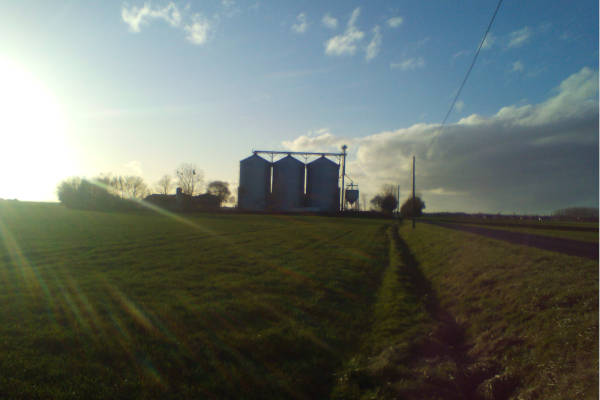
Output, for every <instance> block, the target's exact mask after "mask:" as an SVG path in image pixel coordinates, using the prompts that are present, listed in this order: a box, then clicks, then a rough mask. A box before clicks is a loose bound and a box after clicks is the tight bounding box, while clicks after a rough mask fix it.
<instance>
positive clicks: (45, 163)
mask: <svg viewBox="0 0 600 400" xmlns="http://www.w3.org/2000/svg"><path fill="white" fill-rule="evenodd" d="M0 148H1V149H2V151H1V153H0V168H1V171H2V173H1V176H2V179H1V185H0V198H5V199H13V198H18V199H20V200H55V199H56V194H55V191H56V184H57V183H58V181H60V180H61V179H62V178H65V177H66V176H68V175H70V171H69V169H70V151H69V150H68V146H67V141H66V135H65V121H64V118H63V115H62V112H61V109H60V106H59V103H58V102H57V100H56V98H55V97H54V95H53V94H52V93H51V92H50V91H49V90H48V89H47V88H46V87H45V86H44V85H43V84H42V83H41V82H40V81H39V80H38V79H36V77H35V76H34V75H32V74H31V73H29V72H28V71H27V69H26V68H24V67H22V66H20V65H19V64H17V63H15V62H13V61H11V60H10V59H8V58H5V57H3V56H2V55H0Z"/></svg>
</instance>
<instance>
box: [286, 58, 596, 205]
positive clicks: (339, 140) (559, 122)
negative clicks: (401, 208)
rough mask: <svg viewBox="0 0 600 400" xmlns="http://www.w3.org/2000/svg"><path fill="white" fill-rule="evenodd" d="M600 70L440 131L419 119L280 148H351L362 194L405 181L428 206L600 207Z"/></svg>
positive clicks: (586, 71)
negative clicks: (413, 177) (540, 97)
mask: <svg viewBox="0 0 600 400" xmlns="http://www.w3.org/2000/svg"><path fill="white" fill-rule="evenodd" d="M598 128H599V126H598V71H594V70H591V69H589V68H583V69H582V70H580V71H579V72H577V73H574V74H573V75H571V76H570V77H568V78H567V79H565V80H564V81H563V82H562V83H561V84H560V85H559V87H558V88H557V89H556V91H555V94H554V95H553V96H552V97H550V98H548V99H547V100H546V101H544V102H542V103H539V104H527V105H521V106H515V105H513V106H507V107H503V108H501V109H500V110H499V111H498V112H497V113H496V114H494V115H491V116H489V117H486V116H480V115H477V114H472V115H470V116H468V117H465V118H463V119H461V120H460V121H458V122H457V123H454V124H448V125H446V127H445V128H444V130H443V131H440V125H439V124H425V123H419V124H414V125H412V126H409V127H407V128H401V129H397V130H393V131H385V132H380V133H374V134H371V135H368V136H365V137H361V138H344V137H340V136H336V135H334V134H332V133H331V132H329V131H328V130H324V131H317V132H318V134H317V135H316V136H315V135H314V134H313V135H302V136H300V137H297V138H296V139H294V140H290V141H286V142H284V143H283V145H284V146H285V147H286V148H289V149H293V150H303V151H327V150H332V151H335V150H337V149H338V148H339V146H340V145H341V144H347V145H348V146H349V159H348V171H349V174H350V175H351V176H352V177H353V179H354V180H355V181H357V183H358V184H359V185H360V188H361V192H362V193H365V192H366V193H370V194H375V193H376V192H377V191H378V190H379V189H380V187H381V185H382V184H385V183H390V182H394V183H399V184H400V187H401V190H402V191H403V192H402V193H406V190H407V188H408V187H409V185H410V183H409V182H410V180H409V177H410V165H411V164H410V161H411V158H412V155H416V158H417V190H418V191H419V192H421V193H423V195H424V200H425V202H426V204H427V210H431V211H435V210H438V211H443V210H446V211H461V210H462V211H471V212H477V211H483V212H494V213H495V212H498V211H501V212H509V213H512V212H524V213H535V212H550V211H552V210H554V209H557V208H562V207H565V206H569V205H592V206H596V205H597V203H598Z"/></svg>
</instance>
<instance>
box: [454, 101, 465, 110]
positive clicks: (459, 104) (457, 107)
mask: <svg viewBox="0 0 600 400" xmlns="http://www.w3.org/2000/svg"><path fill="white" fill-rule="evenodd" d="M463 108H465V102H464V101H462V100H458V101H457V102H456V103H454V109H455V110H456V111H457V112H461V111H462V110H463Z"/></svg>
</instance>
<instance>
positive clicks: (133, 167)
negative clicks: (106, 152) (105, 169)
mask: <svg viewBox="0 0 600 400" xmlns="http://www.w3.org/2000/svg"><path fill="white" fill-rule="evenodd" d="M123 167H124V169H125V172H126V173H127V174H132V173H133V174H134V175H137V176H141V175H142V163H141V162H140V161H137V160H132V161H129V162H128V163H125V165H123Z"/></svg>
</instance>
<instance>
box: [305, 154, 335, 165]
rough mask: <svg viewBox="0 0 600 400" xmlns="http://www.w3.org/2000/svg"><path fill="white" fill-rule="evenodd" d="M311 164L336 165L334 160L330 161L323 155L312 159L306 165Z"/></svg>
mask: <svg viewBox="0 0 600 400" xmlns="http://www.w3.org/2000/svg"><path fill="white" fill-rule="evenodd" d="M312 164H315V165H316V164H323V165H328V164H331V165H332V166H336V167H337V166H338V164H337V163H336V162H334V161H331V160H330V159H329V158H327V157H325V156H321V157H319V158H317V159H316V160H313V161H311V162H309V163H308V165H312Z"/></svg>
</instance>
